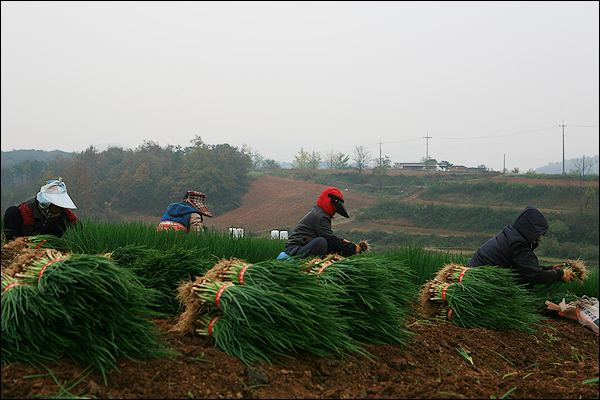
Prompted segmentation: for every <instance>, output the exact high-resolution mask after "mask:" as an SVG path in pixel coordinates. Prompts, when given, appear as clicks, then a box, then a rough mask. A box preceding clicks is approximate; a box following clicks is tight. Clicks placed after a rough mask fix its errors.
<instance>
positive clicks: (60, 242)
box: [28, 235, 69, 250]
mask: <svg viewBox="0 0 600 400" xmlns="http://www.w3.org/2000/svg"><path fill="white" fill-rule="evenodd" d="M28 241H29V247H32V248H38V249H56V250H69V246H68V245H67V242H65V240H64V239H63V238H59V237H58V236H54V235H37V236H30V237H29V239H28Z"/></svg>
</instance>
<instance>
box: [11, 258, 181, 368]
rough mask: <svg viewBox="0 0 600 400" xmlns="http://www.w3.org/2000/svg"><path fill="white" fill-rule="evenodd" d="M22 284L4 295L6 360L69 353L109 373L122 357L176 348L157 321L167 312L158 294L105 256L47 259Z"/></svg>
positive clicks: (159, 353)
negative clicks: (160, 306)
mask: <svg viewBox="0 0 600 400" xmlns="http://www.w3.org/2000/svg"><path fill="white" fill-rule="evenodd" d="M42 270H43V273H41V274H40V272H41V271H42ZM5 282H8V280H6V279H3V285H2V286H3V289H4V287H5ZM22 283H23V284H22V285H18V286H15V287H12V288H10V289H8V290H7V291H6V292H4V295H3V296H2V361H3V362H4V363H10V362H18V361H24V362H38V361H39V362H44V361H47V360H50V359H52V360H57V359H58V357H59V356H60V355H62V354H66V355H68V356H69V357H71V358H72V359H73V360H75V361H76V362H78V363H80V364H82V365H91V366H93V367H94V368H95V369H97V370H99V371H100V372H101V373H102V375H103V376H104V378H105V379H106V372H107V371H108V370H110V369H113V368H114V369H117V370H118V368H117V366H116V359H117V358H118V357H121V356H123V357H127V358H130V359H143V358H154V357H164V356H168V355H170V354H173V353H172V351H171V350H170V349H169V347H168V345H167V344H166V342H164V341H163V339H162V337H161V335H160V333H159V331H158V329H157V328H156V327H155V325H154V323H153V322H152V321H151V320H150V318H153V317H154V318H155V317H157V316H161V314H159V313H157V312H155V311H152V308H154V307H155V306H156V304H154V302H155V301H157V300H158V299H159V297H158V296H159V293H157V292H156V291H154V290H152V289H149V288H145V287H144V286H142V285H141V284H140V283H139V281H138V280H137V279H136V278H135V276H134V275H133V273H131V272H130V271H128V270H127V269H124V268H120V267H118V266H116V265H115V263H114V262H112V261H110V260H109V259H108V258H106V257H101V256H91V255H85V254H75V255H71V256H69V257H68V258H66V259H64V260H60V261H57V262H53V263H48V260H40V261H39V262H36V263H35V264H34V266H32V267H30V268H29V269H28V270H27V272H26V274H25V276H24V277H23V280H22Z"/></svg>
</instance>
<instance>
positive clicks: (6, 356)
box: [2, 274, 72, 363]
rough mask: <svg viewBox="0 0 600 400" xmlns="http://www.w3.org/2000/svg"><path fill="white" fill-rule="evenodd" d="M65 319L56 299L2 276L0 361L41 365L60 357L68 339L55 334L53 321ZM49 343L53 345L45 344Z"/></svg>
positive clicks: (66, 346) (68, 341)
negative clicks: (0, 343) (39, 363)
mask: <svg viewBox="0 0 600 400" xmlns="http://www.w3.org/2000/svg"><path fill="white" fill-rule="evenodd" d="M66 318H68V315H66V314H65V312H64V310H63V309H62V308H61V307H60V303H59V302H58V301H57V299H56V298H52V297H47V296H39V295H38V290H37V287H35V286H31V285H27V284H24V283H23V282H21V281H20V280H17V279H14V278H12V277H10V276H8V275H5V274H2V361H3V362H4V363H9V362H12V361H21V362H28V363H34V362H42V361H53V360H56V359H58V358H59V356H60V353H61V350H62V349H64V348H68V347H69V346H70V345H71V342H72V341H71V338H68V337H64V336H62V335H60V334H58V333H57V332H56V331H55V329H53V325H54V322H55V321H62V320H65V319H66ZM48 343H51V344H52V345H50V346H49V345H48Z"/></svg>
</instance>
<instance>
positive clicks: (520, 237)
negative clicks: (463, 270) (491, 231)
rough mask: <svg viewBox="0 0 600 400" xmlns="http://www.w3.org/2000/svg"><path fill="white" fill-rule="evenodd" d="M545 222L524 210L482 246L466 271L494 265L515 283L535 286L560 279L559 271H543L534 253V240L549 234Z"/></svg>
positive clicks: (536, 213)
mask: <svg viewBox="0 0 600 400" xmlns="http://www.w3.org/2000/svg"><path fill="white" fill-rule="evenodd" d="M548 228H549V226H548V221H546V218H545V217H544V215H543V214H542V213H541V212H540V210H538V209H537V208H535V207H532V206H527V207H525V209H524V210H523V211H522V212H521V214H519V216H518V217H517V218H516V219H515V221H514V222H513V223H512V225H507V226H506V227H504V229H503V230H502V231H501V232H500V233H498V234H497V235H496V236H494V237H493V238H491V239H490V240H488V241H487V242H485V243H484V244H483V246H481V247H480V248H479V249H477V251H476V252H475V254H474V255H473V258H471V260H470V261H469V262H468V264H467V267H479V266H482V265H496V266H500V267H503V268H509V269H512V270H514V271H515V275H516V278H517V282H518V283H527V284H529V287H532V286H533V285H534V284H540V283H550V282H554V281H556V280H558V279H561V278H562V276H563V271H562V269H560V268H557V269H554V270H552V269H550V268H551V267H542V266H540V264H539V262H538V258H537V256H536V255H535V254H534V253H533V250H534V249H535V248H536V247H537V245H538V242H537V239H538V238H539V237H540V236H542V235H544V234H545V233H546V232H547V231H548Z"/></svg>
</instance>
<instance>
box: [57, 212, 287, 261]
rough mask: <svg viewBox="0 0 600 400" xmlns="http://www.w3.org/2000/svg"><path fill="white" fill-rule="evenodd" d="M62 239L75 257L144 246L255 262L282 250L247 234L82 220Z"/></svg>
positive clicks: (279, 244) (281, 246)
mask: <svg viewBox="0 0 600 400" xmlns="http://www.w3.org/2000/svg"><path fill="white" fill-rule="evenodd" d="M63 237H64V239H65V241H66V242H67V244H68V245H69V249H70V250H71V251H72V252H77V253H87V254H102V253H109V252H112V251H113V250H115V249H117V248H119V247H124V246H128V245H145V246H148V248H152V249H157V250H163V251H168V250H170V249H174V248H179V249H188V250H191V249H196V250H198V251H203V252H204V255H203V258H205V259H210V260H213V261H214V260H215V259H220V258H230V257H237V258H240V259H244V260H247V261H248V262H257V261H262V260H266V259H270V258H275V257H276V256H277V255H278V254H279V253H280V252H282V251H283V249H284V247H285V243H284V242H283V241H281V240H271V239H266V238H258V237H253V236H251V235H250V234H247V235H246V236H244V237H240V238H235V237H233V236H232V235H230V234H228V233H226V232H223V231H218V230H215V229H205V231H204V232H203V233H202V234H193V233H185V232H183V231H179V232H174V231H171V232H166V231H161V232H157V231H156V227H155V226H152V225H148V224H145V223H142V222H139V221H137V222H129V223H124V224H117V223H108V222H99V221H95V220H84V221H82V223H81V229H72V228H67V231H66V232H65V235H64V236H63Z"/></svg>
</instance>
